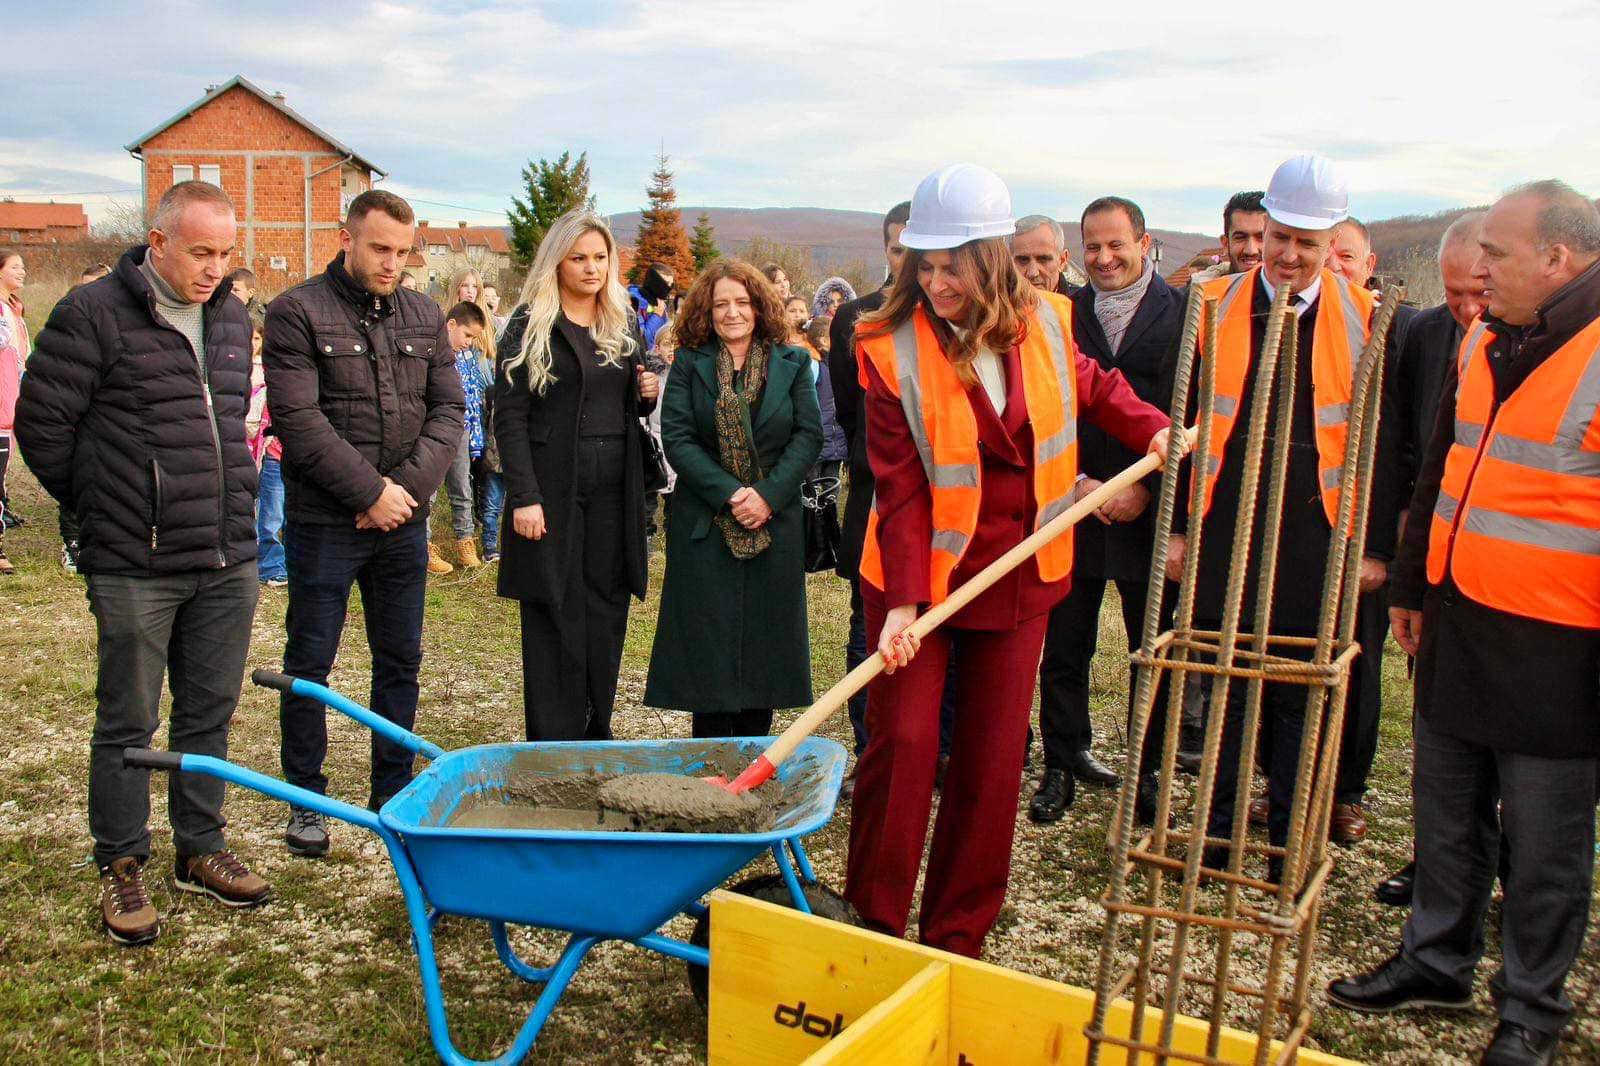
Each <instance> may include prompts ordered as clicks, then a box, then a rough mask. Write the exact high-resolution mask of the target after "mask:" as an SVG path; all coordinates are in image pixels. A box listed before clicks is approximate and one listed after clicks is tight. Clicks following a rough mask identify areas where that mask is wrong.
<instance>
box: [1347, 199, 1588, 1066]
mask: <svg viewBox="0 0 1600 1066" xmlns="http://www.w3.org/2000/svg"><path fill="white" fill-rule="evenodd" d="M1478 245H1479V253H1480V254H1479V257H1478V260H1477V265H1476V267H1475V268H1474V273H1475V275H1476V276H1478V277H1479V278H1481V279H1482V281H1483V288H1484V290H1485V291H1486V292H1487V293H1488V299H1489V307H1488V310H1487V312H1485V313H1484V314H1483V315H1482V316H1481V317H1480V318H1479V319H1478V320H1477V321H1476V322H1474V323H1473V325H1472V327H1471V328H1470V329H1468V330H1467V334H1466V337H1465V339H1464V340H1463V341H1462V343H1461V347H1460V350H1459V353H1458V355H1457V359H1456V364H1455V367H1454V369H1453V372H1452V371H1447V372H1446V377H1445V381H1444V392H1443V394H1442V396H1441V398H1440V401H1439V412H1438V421H1437V423H1436V424H1435V429H1434V433H1433V438H1432V440H1431V441H1430V443H1429V445H1428V450H1427V453H1426V455H1425V457H1424V459H1423V464H1422V468H1421V470H1420V472H1419V473H1418V476H1417V488H1416V492H1415V494H1414V495H1413V496H1412V500H1411V511H1410V516H1409V517H1408V518H1407V520H1406V532H1405V542H1404V544H1403V545H1402V549H1401V552H1400V557H1399V563H1398V566H1397V568H1396V573H1395V582H1394V588H1393V590H1392V595H1391V606H1390V609H1389V615H1390V620H1391V622H1392V624H1393V627H1394V635H1395V639H1396V640H1397V641H1398V642H1399V644H1400V646H1401V647H1402V648H1404V649H1405V650H1406V651H1408V652H1412V653H1414V654H1415V655H1416V656H1417V690H1416V708H1417V715H1416V722H1415V726H1414V729H1415V751H1416V770H1415V777H1414V783H1413V796H1414V807H1415V819H1416V842H1417V844H1416V847H1417V870H1416V882H1415V888H1414V891H1413V896H1412V903H1411V916H1410V918H1409V919H1408V920H1407V921H1406V926H1405V931H1404V934H1403V936H1402V940H1401V946H1400V950H1399V951H1398V952H1397V953H1396V954H1395V955H1394V956H1393V957H1392V958H1390V959H1389V960H1388V961H1387V962H1385V963H1384V964H1383V965H1382V966H1380V967H1378V968H1377V969H1376V970H1374V971H1372V972H1370V973H1366V974H1360V975H1357V976H1353V977H1349V978H1346V979H1344V980H1340V981H1335V982H1333V984H1331V985H1330V986H1329V988H1328V995H1329V998H1330V999H1332V1000H1333V1001H1334V1002H1335V1003H1338V1004H1340V1005H1341V1006H1345V1007H1349V1008H1351V1009H1353V1010H1363V1011H1380V1012H1381V1011H1393V1010H1401V1009H1405V1008H1408V1007H1420V1006H1433V1007H1446V1008H1469V1007H1470V1006H1471V1004H1472V979H1473V971H1474V970H1475V969H1476V967H1477V963H1478V958H1479V956H1480V955H1482V953H1483V923H1484V916H1485V912H1486V911H1487V910H1488V907H1489V899H1490V893H1491V890H1492V887H1493V884H1494V877H1495V865H1496V854H1497V852H1498V851H1499V849H1500V848H1501V847H1502V846H1503V847H1507V848H1509V849H1510V856H1511V861H1510V864H1509V869H1508V871H1507V876H1506V878H1505V886H1506V888H1505V902H1504V905H1503V907H1502V911H1501V944H1502V956H1503V959H1502V965H1501V968H1500V970H1499V972H1498V973H1496V974H1495V975H1494V976H1493V977H1492V978H1491V979H1490V982H1489V984H1490V991H1491V992H1492V994H1493V996H1494V999H1495V1003H1496V1005H1497V1007H1498V1009H1499V1014H1500V1024H1499V1026H1498V1028H1496V1030H1495V1034H1494V1038H1493V1040H1492V1042H1491V1043H1490V1045H1489V1048H1488V1051H1487V1052H1486V1054H1485V1055H1484V1057H1483V1060H1482V1061H1483V1062H1486V1063H1496V1064H1500V1063H1547V1062H1551V1061H1553V1060H1554V1057H1555V1053H1556V1048H1557V1045H1558V1043H1559V1041H1560V1033H1561V1029H1562V1027H1563V1026H1564V1025H1565V1024H1566V1022H1567V1019H1568V1018H1569V1017H1570V1016H1571V1014H1572V1009H1573V1008H1572V1002H1571V1000H1569V999H1568V998H1567V996H1566V993H1565V991H1564V985H1565V983H1566V977H1567V972H1568V970H1569V969H1570V968H1571V966H1572V963H1573V961H1574V960H1575V959H1576V958H1577V955H1578V952H1579V950H1580V949H1581V948H1582V947H1583V939H1584V930H1585V927H1586V926H1587V924H1588V917H1589V898H1590V895H1591V893H1592V891H1593V878H1594V844H1595V822H1594V806H1595V799H1596V781H1597V777H1600V212H1597V211H1596V209H1595V206H1594V204H1593V203H1592V202H1591V201H1590V200H1588V199H1587V198H1585V197H1584V196H1582V195H1580V194H1579V193H1577V192H1576V191H1574V190H1573V189H1572V188H1571V187H1570V186H1567V185H1566V184H1564V183H1562V182H1558V181H1539V182H1533V183H1531V184H1528V185H1524V186H1520V187H1518V188H1517V189H1514V190H1512V191H1511V192H1510V193H1509V194H1507V195H1506V196H1505V197H1503V198H1502V199H1501V200H1500V201H1499V202H1498V203H1496V204H1495V205H1494V207H1493V208H1492V209H1491V210H1490V211H1489V214H1488V216H1487V217H1486V218H1485V219H1484V222H1483V232H1482V233H1481V234H1480V236H1479V238H1478ZM1497 804H1498V807H1499V820H1498V821H1497V820H1496V817H1495V812H1496V806H1497ZM1502 824H1503V825H1504V827H1505V834H1504V837H1503V838H1502V836H1501V833H1500V826H1501V825H1502Z"/></svg>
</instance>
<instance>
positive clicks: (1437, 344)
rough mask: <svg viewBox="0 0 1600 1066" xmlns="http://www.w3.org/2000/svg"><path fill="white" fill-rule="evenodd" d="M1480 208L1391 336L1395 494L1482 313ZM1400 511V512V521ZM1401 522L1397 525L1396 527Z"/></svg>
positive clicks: (1392, 893)
mask: <svg viewBox="0 0 1600 1066" xmlns="http://www.w3.org/2000/svg"><path fill="white" fill-rule="evenodd" d="M1485 213H1486V212H1483V211H1469V212H1467V213H1466V214H1464V215H1461V216H1460V217H1459V218H1457V219H1456V220H1455V221H1454V222H1452V223H1450V226H1449V228H1448V229H1446V230H1445V231H1444V236H1443V237H1441V238H1440V240H1439V278H1440V280H1441V281H1442V282H1443V283H1444V303H1442V304H1439V305H1438V306H1437V307H1430V308H1428V309H1427V310H1426V311H1421V312H1418V313H1417V315H1416V316H1415V317H1414V318H1413V319H1412V320H1411V323H1410V326H1409V328H1408V329H1407V330H1406V333H1405V336H1404V337H1400V336H1398V334H1397V336H1396V338H1395V341H1396V343H1395V344H1394V346H1393V348H1392V351H1393V352H1394V357H1393V359H1392V361H1391V362H1390V369H1389V373H1391V374H1393V375H1394V386H1395V388H1394V391H1395V397H1396V400H1397V403H1396V406H1395V413H1396V414H1397V415H1398V416H1399V423H1400V429H1399V432H1398V433H1397V434H1396V436H1397V437H1398V439H1399V446H1400V462H1401V478H1400V480H1401V498H1402V499H1405V500H1409V499H1411V495H1412V493H1413V491H1414V490H1415V489H1416V484H1417V471H1418V469H1419V468H1420V467H1421V465H1422V455H1423V452H1424V451H1425V450H1426V449H1427V446H1428V438H1429V437H1430V436H1431V435H1432V433H1433V428H1434V422H1435V420H1436V418H1437V416H1438V412H1439V395H1440V391H1441V390H1442V388H1443V382H1444V380H1445V377H1446V376H1447V375H1448V372H1449V370H1450V367H1451V365H1452V363H1453V361H1454V359H1455V357H1456V353H1457V351H1458V350H1459V349H1460V347H1461V338H1462V337H1463V336H1465V334H1466V330H1467V327H1468V326H1470V325H1472V320H1473V319H1474V318H1477V317H1478V316H1479V315H1480V314H1482V313H1483V310H1484V308H1485V307H1486V306H1487V305H1488V298H1487V296H1486V294H1485V293H1484V291H1483V282H1482V281H1480V280H1478V279H1477V278H1474V277H1473V275H1472V266H1473V262H1474V261H1475V260H1476V259H1477V257H1478V235H1479V233H1480V232H1482V230H1483V218H1484V215H1485ZM1405 520H1406V519H1405V515H1404V514H1402V515H1401V521H1402V522H1404V521H1405ZM1403 528H1404V527H1403V526H1402V529H1403ZM1415 876H1416V862H1415V861H1412V862H1408V863H1406V865H1405V866H1403V867H1402V868H1401V869H1399V870H1397V871H1396V872H1394V873H1392V874H1390V875H1389V876H1387V877H1385V878H1384V879H1383V880H1382V881H1380V882H1378V886H1377V888H1376V889H1375V890H1374V893H1373V894H1374V895H1375V896H1376V897H1377V898H1378V901H1379V902H1381V903H1387V904H1390V905H1391V906H1395V907H1407V906H1410V904H1411V890H1412V886H1413V884H1414V881H1415Z"/></svg>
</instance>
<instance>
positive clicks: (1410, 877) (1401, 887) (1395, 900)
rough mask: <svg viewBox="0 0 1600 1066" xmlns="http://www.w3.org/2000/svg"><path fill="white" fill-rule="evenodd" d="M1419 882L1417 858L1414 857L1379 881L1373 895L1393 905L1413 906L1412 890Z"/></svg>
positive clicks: (1378, 899) (1382, 901)
mask: <svg viewBox="0 0 1600 1066" xmlns="http://www.w3.org/2000/svg"><path fill="white" fill-rule="evenodd" d="M1416 883H1417V860H1416V859H1412V860H1411V861H1410V862H1408V863H1406V864H1405V865H1404V866H1402V867H1400V869H1398V870H1396V871H1395V872H1394V873H1392V874H1390V875H1389V876H1388V877H1385V878H1384V879H1383V880H1382V881H1379V882H1378V887H1377V888H1375V889H1373V890H1372V895H1373V897H1374V898H1376V899H1377V901H1378V902H1379V903H1387V904H1388V905H1389V906H1391V907H1409V906H1411V890H1412V889H1413V888H1414V887H1415V886H1416Z"/></svg>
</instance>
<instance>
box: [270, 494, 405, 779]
mask: <svg viewBox="0 0 1600 1066" xmlns="http://www.w3.org/2000/svg"><path fill="white" fill-rule="evenodd" d="M284 545H285V547H286V548H287V551H288V559H289V610H288V613H287V615H286V616H285V618H284V628H285V629H286V630H287V631H288V635H289V636H288V641H287V643H286V644H285V645H284V649H283V672H284V673H286V674H288V675H290V676H291V677H303V678H305V679H306V680H307V681H313V682H315V683H317V684H319V685H321V684H326V683H327V680H328V672H329V670H331V669H332V668H333V658H334V654H335V653H336V652H337V651H338V650H339V637H340V635H341V634H342V633H343V631H344V619H345V610H346V608H347V606H348V604H349V600H350V586H351V585H359V586H360V588H361V606H362V609H363V611H364V612H365V614H366V621H367V646H368V648H370V649H371V651H372V697H371V700H370V701H369V703H368V706H370V707H371V708H372V709H373V710H374V711H376V712H377V713H378V714H381V715H382V716H383V717H385V718H387V719H389V721H391V722H394V723H395V724H396V725H399V726H402V727H404V728H406V729H410V728H411V727H412V726H413V725H414V724H415V723H416V720H417V671H418V670H419V669H421V667H422V607H423V600H424V595H425V592H426V588H427V573H428V525H427V522H426V521H415V522H412V523H410V524H409V525H404V526H401V527H400V528H399V529H395V530H392V531H390V532H388V533H380V532H378V531H377V530H363V529H356V528H355V525H354V522H352V523H351V525H349V526H321V525H312V524H309V523H291V524H290V525H289V526H288V528H287V529H285V531H284ZM278 713H279V728H280V730H281V737H282V739H281V750H280V756H281V759H282V762H283V776H284V777H285V778H286V779H287V780H288V781H289V783H290V784H294V785H299V786H301V787H302V788H309V789H311V790H312V791H313V792H321V793H324V794H326V793H327V791H328V778H327V776H326V775H325V774H324V773H323V772H322V763H323V760H324V758H326V756H327V754H328V721H327V709H326V708H325V707H323V705H322V704H320V703H318V702H317V701H316V700H310V699H306V698H305V697H303V696H289V695H285V696H284V697H283V699H282V701H281V702H280V703H279V711H278ZM410 780H411V753H410V752H408V751H406V750H405V749H404V748H402V747H400V746H399V745H396V744H391V743H389V742H388V741H386V740H383V739H381V738H379V737H378V736H377V735H376V734H374V735H373V737H372V793H371V796H370V797H369V802H373V803H382V802H384V801H387V800H388V799H389V797H391V796H393V795H394V794H395V793H396V792H399V791H400V790H401V789H402V788H404V787H405V786H406V784H407V783H408V782H409V781H410Z"/></svg>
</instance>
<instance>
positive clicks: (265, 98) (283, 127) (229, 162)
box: [127, 77, 384, 292]
mask: <svg viewBox="0 0 1600 1066" xmlns="http://www.w3.org/2000/svg"><path fill="white" fill-rule="evenodd" d="M127 150H128V151H129V152H131V153H133V155H134V156H135V157H136V158H137V159H138V160H139V161H140V163H141V164H142V165H143V168H144V180H143V185H144V203H145V213H146V215H147V216H148V215H152V214H154V213H155V206H156V202H157V201H158V200H160V199H161V194H162V193H164V192H166V191H167V190H168V189H169V188H171V187H172V186H173V185H174V184H176V183H177V182H180V181H186V180H189V179H191V178H198V179H199V180H201V181H210V182H214V183H215V184H217V185H220V186H221V187H222V188H223V189H224V190H226V191H227V193H228V195H229V196H231V197H232V198H233V202H234V203H235V204H236V205H237V207H238V211H239V230H240V232H239V253H238V254H237V255H236V256H235V262H237V263H239V264H240V265H241V266H248V267H249V268H250V269H251V270H254V271H255V272H256V276H257V277H258V278H260V279H261V284H262V287H263V288H265V289H266V290H267V291H268V292H276V291H277V290H279V289H282V288H285V287H287V286H289V285H291V284H294V283H295V282H298V281H301V280H304V279H305V278H306V277H308V276H310V275H312V274H316V273H318V272H319V271H321V270H322V268H323V266H324V265H326V264H327V262H328V260H330V259H332V258H333V257H334V255H335V254H337V252H338V250H339V237H338V230H339V223H340V221H341V220H342V219H343V218H344V212H345V208H346V206H348V205H349V203H350V201H351V200H352V199H354V198H355V197H356V196H357V195H359V194H360V193H363V192H365V191H367V190H368V189H370V188H372V183H373V182H374V181H375V180H376V179H377V178H381V177H383V176H384V172H383V171H381V170H379V169H378V168H377V167H375V166H373V165H372V164H371V163H370V162H368V161H367V160H366V159H364V158H362V157H361V156H360V155H358V154H357V153H356V151H355V150H354V149H352V148H350V147H348V146H347V145H345V144H343V143H342V142H340V141H338V140H336V139H335V138H334V137H332V136H331V135H329V134H327V133H325V132H323V131H322V130H320V129H318V128H317V127H316V126H314V125H312V124H311V123H310V122H309V121H307V120H306V119H305V117H303V116H302V115H300V114H298V113H296V112H295V111H294V110H292V109H291V108H290V107H289V105H288V104H287V103H285V102H284V98H283V94H282V93H268V92H266V91H264V90H262V89H260V88H258V87H257V86H255V85H253V84H251V83H250V82H249V81H248V80H246V79H245V78H243V77H234V78H233V79H231V80H230V81H227V82H224V83H223V84H221V85H214V86H212V87H210V88H209V89H207V90H206V94H205V95H204V96H202V97H201V98H200V99H198V100H196V101H195V102H194V103H192V104H190V105H189V106H188V107H186V108H184V109H183V110H182V111H180V112H178V113H177V114H176V115H174V116H172V117H171V118H169V119H167V120H166V121H165V122H163V123H162V124H161V125H159V126H157V127H156V128H155V129H153V130H151V131H150V132H149V133H146V134H145V135H144V136H142V137H140V138H138V139H137V140H135V141H133V142H132V143H130V144H129V145H127Z"/></svg>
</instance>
